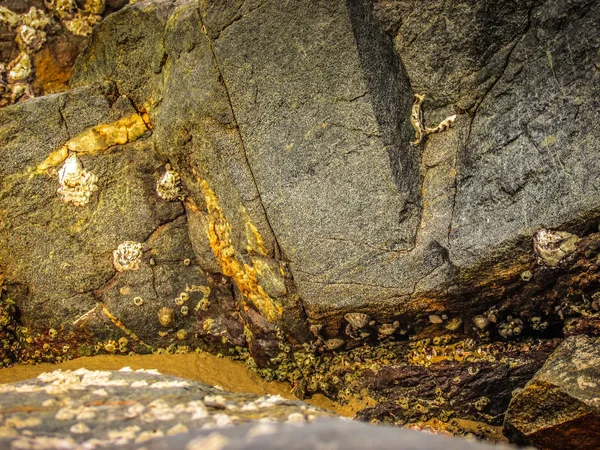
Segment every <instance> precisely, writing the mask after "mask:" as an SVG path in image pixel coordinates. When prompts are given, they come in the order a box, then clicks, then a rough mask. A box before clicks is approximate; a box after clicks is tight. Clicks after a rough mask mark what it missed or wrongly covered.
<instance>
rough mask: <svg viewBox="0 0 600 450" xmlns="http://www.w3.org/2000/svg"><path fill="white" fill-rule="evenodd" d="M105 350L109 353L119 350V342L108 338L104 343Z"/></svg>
mask: <svg viewBox="0 0 600 450" xmlns="http://www.w3.org/2000/svg"><path fill="white" fill-rule="evenodd" d="M104 350H105V351H106V352H108V353H114V352H116V351H117V343H116V342H115V341H111V340H108V341H106V342H105V343H104Z"/></svg>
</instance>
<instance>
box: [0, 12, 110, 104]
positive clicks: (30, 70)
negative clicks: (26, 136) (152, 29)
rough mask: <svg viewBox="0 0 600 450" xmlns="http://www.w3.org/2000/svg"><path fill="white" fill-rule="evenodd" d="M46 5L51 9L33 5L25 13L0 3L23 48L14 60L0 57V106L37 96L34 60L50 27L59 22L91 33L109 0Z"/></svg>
mask: <svg viewBox="0 0 600 450" xmlns="http://www.w3.org/2000/svg"><path fill="white" fill-rule="evenodd" d="M44 6H45V8H46V9H47V11H44V10H42V9H38V8H36V7H34V6H32V7H31V8H30V9H29V11H27V12H26V13H23V14H16V13H15V12H13V11H11V10H9V9H8V8H6V7H4V6H0V24H2V23H4V24H6V25H8V27H9V29H10V30H11V31H14V32H15V42H16V44H17V46H18V49H19V53H18V55H17V56H16V57H15V58H14V59H12V60H11V61H0V107H3V106H7V105H11V104H14V103H16V102H18V101H22V100H27V99H29V98H32V97H34V92H33V88H32V86H31V83H32V81H33V79H34V77H35V70H34V69H35V68H34V67H33V63H32V60H33V55H34V54H35V53H36V52H37V51H39V50H40V49H41V48H42V47H43V46H44V44H45V43H46V41H47V34H46V29H47V27H48V26H49V25H51V24H53V23H54V24H56V23H57V22H59V23H61V24H62V25H63V26H64V27H65V28H67V30H69V31H70V32H71V33H73V34H75V35H79V36H89V35H90V34H91V32H92V28H93V26H94V25H95V24H97V23H98V22H99V21H100V20H102V16H101V14H102V13H103V12H104V9H105V0H86V2H85V4H84V5H83V7H79V5H78V4H77V3H76V2H75V0H44Z"/></svg>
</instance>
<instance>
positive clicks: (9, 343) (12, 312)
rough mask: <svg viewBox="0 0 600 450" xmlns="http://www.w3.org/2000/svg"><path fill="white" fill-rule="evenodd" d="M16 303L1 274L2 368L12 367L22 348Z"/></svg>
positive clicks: (0, 350) (0, 328)
mask: <svg viewBox="0 0 600 450" xmlns="http://www.w3.org/2000/svg"><path fill="white" fill-rule="evenodd" d="M16 312H17V311H16V309H15V306H14V303H13V302H12V301H11V300H10V299H9V298H8V295H7V294H6V292H5V291H4V289H3V278H2V274H0V368H2V367H7V366H10V365H12V364H13V363H14V362H15V360H16V357H17V353H18V351H19V348H20V343H19V339H18V337H17V334H18V328H19V327H18V324H17V320H16Z"/></svg>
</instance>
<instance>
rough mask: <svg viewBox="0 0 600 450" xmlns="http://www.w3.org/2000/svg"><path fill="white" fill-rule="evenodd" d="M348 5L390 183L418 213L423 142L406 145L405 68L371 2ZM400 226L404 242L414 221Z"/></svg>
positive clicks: (409, 97) (408, 94)
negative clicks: (388, 168) (388, 165)
mask: <svg viewBox="0 0 600 450" xmlns="http://www.w3.org/2000/svg"><path fill="white" fill-rule="evenodd" d="M346 7H347V10H348V14H349V19H350V23H351V25H352V29H353V30H352V31H353V35H354V40H355V42H356V48H357V51H358V56H359V60H360V64H361V68H362V73H363V76H364V79H365V82H366V85H367V88H368V94H369V95H370V103H371V105H372V106H373V112H374V113H375V117H376V120H377V123H378V125H379V130H380V132H381V139H382V140H383V143H384V145H385V147H386V150H387V153H388V157H389V162H390V167H391V171H392V175H393V179H394V183H395V184H396V187H397V189H398V192H399V194H400V195H401V197H402V199H403V200H404V202H405V203H406V204H409V203H412V204H415V205H419V207H418V208H411V210H410V211H409V213H410V215H411V216H412V215H420V213H421V208H420V205H421V201H422V199H421V184H422V180H421V175H420V163H421V157H422V151H421V150H422V147H420V146H413V145H410V137H411V133H412V132H411V130H412V127H411V125H410V123H409V119H410V113H411V108H412V101H413V93H412V90H411V86H410V80H409V78H408V74H407V71H406V69H405V67H404V65H403V63H402V60H401V59H400V57H399V56H398V54H397V53H396V52H395V50H394V45H393V42H392V41H391V39H390V37H389V36H388V35H387V34H386V33H385V32H384V30H383V29H382V27H381V25H380V24H379V23H378V22H377V20H376V18H375V15H374V11H373V5H372V3H371V2H363V1H357V0H346ZM363 95H366V94H363ZM361 96H362V95H361ZM357 98H360V96H359V97H357ZM407 211H408V210H407ZM407 222H408V223H411V222H413V221H412V220H408V221H407ZM417 222H418V221H417ZM400 232H401V233H402V234H404V235H410V237H409V238H407V239H405V241H407V246H412V245H414V242H415V240H416V234H417V229H416V227H414V229H406V225H404V226H402V228H401V231H400ZM403 250H405V249H403Z"/></svg>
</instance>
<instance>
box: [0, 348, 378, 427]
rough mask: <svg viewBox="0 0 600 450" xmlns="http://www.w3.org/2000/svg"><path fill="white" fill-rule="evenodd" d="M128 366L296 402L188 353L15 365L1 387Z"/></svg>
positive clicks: (354, 403)
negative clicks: (66, 373) (43, 376)
mask: <svg viewBox="0 0 600 450" xmlns="http://www.w3.org/2000/svg"><path fill="white" fill-rule="evenodd" d="M126 366H129V367H131V368H132V369H134V370H136V369H157V370H158V371H159V372H161V373H163V374H166V375H175V376H178V377H182V378H187V379H190V380H194V381H200V382H202V383H206V384H210V385H212V386H221V387H222V388H223V389H225V390H227V391H232V392H245V393H252V394H257V395H265V394H270V395H280V396H282V397H284V398H287V399H292V400H297V398H296V396H294V394H292V393H291V392H290V390H291V386H290V385H289V384H288V383H282V382H278V381H266V380H265V379H264V378H261V377H259V376H258V375H256V374H254V373H252V372H250V371H249V370H248V369H247V368H246V367H245V366H244V365H243V364H242V363H240V362H236V361H232V360H230V359H227V358H219V357H217V356H214V355H211V354H209V353H202V352H201V353H188V354H183V355H165V354H162V355H157V354H153V355H132V356H114V355H98V356H93V357H81V358H77V359H74V360H71V361H65V362H63V363H60V364H51V363H42V364H36V365H15V366H13V367H10V368H6V369H1V370H0V383H15V382H18V381H24V380H27V379H30V378H34V377H37V376H38V375H39V374H41V373H43V372H51V371H54V370H58V369H61V370H76V369H79V368H82V367H83V368H86V369H88V370H119V369H121V368H123V367H126ZM304 401H305V402H306V403H309V404H311V405H314V406H318V407H320V408H323V409H327V410H330V411H333V412H335V413H336V414H339V415H341V416H346V417H354V416H355V415H356V413H357V412H358V411H359V410H361V409H363V408H366V407H368V406H372V405H373V404H374V403H375V402H374V401H373V400H371V399H369V398H368V397H366V396H359V395H356V396H354V397H353V398H350V399H348V401H347V402H345V403H344V404H343V405H342V404H340V403H338V402H335V401H333V400H330V399H328V398H327V397H325V396H323V395H314V396H313V397H312V398H310V399H306V400H304Z"/></svg>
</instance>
